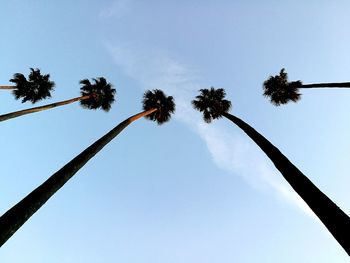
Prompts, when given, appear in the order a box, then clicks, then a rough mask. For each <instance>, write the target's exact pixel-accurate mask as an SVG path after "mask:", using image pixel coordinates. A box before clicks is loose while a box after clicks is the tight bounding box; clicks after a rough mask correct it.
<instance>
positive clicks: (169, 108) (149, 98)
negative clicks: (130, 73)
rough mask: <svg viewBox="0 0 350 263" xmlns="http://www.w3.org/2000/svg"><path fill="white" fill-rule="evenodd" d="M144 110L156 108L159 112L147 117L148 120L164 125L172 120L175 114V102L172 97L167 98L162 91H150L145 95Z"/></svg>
mask: <svg viewBox="0 0 350 263" xmlns="http://www.w3.org/2000/svg"><path fill="white" fill-rule="evenodd" d="M142 104H143V110H145V111H147V110H150V109H154V108H156V109H157V111H155V112H153V113H151V114H149V115H147V116H146V118H147V119H149V120H152V121H156V122H157V123H158V124H163V123H165V122H167V121H169V120H170V118H171V114H173V113H174V112H175V102H174V98H173V97H172V96H166V95H165V94H164V92H163V91H162V90H159V89H155V90H148V91H146V92H145V93H144V95H143V100H142Z"/></svg>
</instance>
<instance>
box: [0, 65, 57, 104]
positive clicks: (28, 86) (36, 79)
mask: <svg viewBox="0 0 350 263" xmlns="http://www.w3.org/2000/svg"><path fill="white" fill-rule="evenodd" d="M30 71H31V72H30V73H29V76H28V79H27V78H26V77H25V76H24V75H23V74H22V73H15V74H14V75H13V78H12V79H10V82H12V83H14V84H15V85H14V86H0V89H11V90H12V93H13V95H14V96H15V99H16V100H18V99H21V100H22V103H24V102H26V101H30V102H32V103H36V102H38V101H40V100H42V99H47V98H51V92H52V91H53V89H54V87H55V83H54V82H53V81H50V74H46V75H42V74H41V72H40V69H34V68H30Z"/></svg>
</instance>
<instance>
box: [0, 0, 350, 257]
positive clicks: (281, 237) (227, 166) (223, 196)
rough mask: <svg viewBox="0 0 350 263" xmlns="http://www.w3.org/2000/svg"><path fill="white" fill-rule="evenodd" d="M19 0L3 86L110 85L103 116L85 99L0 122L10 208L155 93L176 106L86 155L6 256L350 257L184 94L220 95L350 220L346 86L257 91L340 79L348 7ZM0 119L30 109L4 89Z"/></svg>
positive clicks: (6, 40)
mask: <svg viewBox="0 0 350 263" xmlns="http://www.w3.org/2000/svg"><path fill="white" fill-rule="evenodd" d="M72 2H73V1H66V0H62V1H59V2H58V1H57V2H53V1H44V0H34V1H19V0H11V1H10V0H6V1H2V2H1V3H0V32H1V36H2V41H0V59H1V60H0V62H1V63H0V85H8V84H9V82H8V80H9V79H10V78H11V77H12V75H13V73H15V72H22V73H24V74H27V73H28V71H29V67H39V68H40V69H41V70H42V72H43V73H50V74H51V77H52V79H53V80H54V81H55V83H56V88H55V92H54V93H53V98H52V99H50V100H47V101H43V102H41V103H39V104H38V105H43V104H45V103H49V102H54V101H59V100H64V99H68V98H72V97H76V96H78V95H79V80H80V79H83V78H94V77H100V76H104V77H106V78H107V80H108V81H110V82H111V83H113V84H114V86H115V88H116V90H117V97H116V102H115V104H114V105H113V106H112V109H111V111H110V112H108V113H104V112H100V111H89V110H86V109H82V108H81V107H80V106H79V104H75V105H68V106H64V107H61V108H59V109H58V108H57V109H52V110H49V111H46V112H40V113H36V114H31V115H27V116H24V117H21V118H17V119H14V120H9V121H6V122H4V123H2V124H1V125H2V131H1V135H2V136H1V138H2V139H1V149H2V151H1V152H0V158H1V160H3V163H2V165H1V166H0V176H1V177H0V178H1V183H0V213H1V214H2V213H4V212H5V211H6V210H7V209H9V208H10V207H11V206H13V205H14V204H15V203H16V202H18V201H19V200H20V199H21V198H23V197H24V196H25V195H26V194H28V193H29V192H30V191H31V190H33V189H34V188H35V187H36V186H38V185H39V184H40V183H42V182H43V181H44V180H45V179H46V178H48V177H49V176H50V175H51V174H52V173H54V172H55V171H56V170H58V169H59V168H61V167H62V166H63V165H64V164H65V163H66V162H68V161H69V160H71V159H72V158H73V157H74V156H75V155H76V154H78V153H79V152H81V151H82V150H83V149H85V148H86V147H87V146H89V145H90V144H91V143H92V142H93V141H95V140H96V139H98V138H99V137H100V136H102V135H103V134H104V133H105V132H107V131H108V130H110V129H111V128H112V127H113V126H115V125H116V124H117V123H119V122H120V121H122V120H123V119H125V118H127V117H128V116H130V115H132V114H135V113H137V112H139V111H140V110H141V99H142V94H143V92H144V91H145V90H147V89H154V88H160V89H163V90H164V91H165V92H166V93H167V94H168V95H172V96H174V98H175V102H176V106H177V108H176V113H175V115H174V116H173V118H172V119H171V120H170V121H169V123H166V124H164V125H162V126H158V125H157V124H156V123H152V122H150V121H147V120H143V119H142V120H139V121H137V122H135V123H134V124H132V125H131V126H130V127H128V128H127V129H126V130H125V131H123V133H122V134H120V135H119V136H118V137H117V138H116V139H115V140H114V141H112V142H111V143H110V144H109V145H108V146H107V147H106V148H105V149H103V150H102V151H101V152H100V153H99V154H98V155H97V156H95V157H94V158H93V159H92V160H91V161H90V162H89V163H88V164H87V165H86V166H85V167H84V168H82V169H81V170H80V171H79V172H78V173H77V174H76V175H75V176H74V178H73V179H72V180H71V181H69V182H68V183H67V184H66V185H65V186H64V187H63V188H62V189H61V190H60V191H59V192H58V193H56V194H55V196H54V197H53V198H52V199H50V200H49V201H48V202H47V203H46V204H45V205H44V207H43V208H41V209H40V210H39V211H38V212H37V213H36V214H35V215H34V216H33V217H32V218H31V219H30V220H29V221H28V222H27V223H26V224H25V225H24V226H23V227H22V228H21V229H20V230H19V231H18V232H17V233H16V234H15V235H14V236H13V237H12V238H11V239H10V240H9V241H8V242H7V243H6V244H5V245H4V246H3V247H2V248H1V249H0V262H11V263H22V262H27V263H28V262H29V263H41V262H43V263H44V262H50V263H51V262H52V263H71V262H72V263H73V262H74V263H76V262H84V263H85V262H86V263H95V262H127V263H143V262H145V263H168V262H169V263H170V262H183V263H190V262H191V263H193V262H201V263H202V262H203V263H214V262H215V263H216V262H220V263H229V262H230V263H232V262H239V263H241V262H242V263H251V262H252V263H255V262H259V263H260V262H262V263H274V262H276V263H277V262H286V263H289V262H301V263H303V262H305V263H310V262H311V263H312V262H317V263H326V262H327V263H328V262H336V263H338V262H339V263H342V262H348V256H347V255H346V253H345V252H344V251H343V249H342V248H341V247H340V246H339V245H338V244H337V242H336V241H335V240H334V239H333V237H332V236H331V235H330V234H329V233H328V231H327V230H326V229H325V227H324V226H323V225H322V224H321V223H320V222H319V221H318V219H316V218H315V217H314V215H313V214H312V212H310V210H309V209H308V207H307V206H306V205H305V204H304V203H303V202H302V201H301V200H300V199H299V198H298V196H296V194H295V193H294V192H293V190H292V189H291V187H290V186H289V185H288V184H287V183H286V182H285V181H284V179H283V177H282V176H281V175H280V174H279V172H278V171H276V169H275V168H274V167H273V165H272V164H271V162H270V161H269V160H268V159H267V158H266V157H265V155H264V154H263V153H262V152H261V150H260V149H259V148H258V147H256V145H255V144H254V143H252V142H251V141H250V140H249V138H248V137H247V136H246V135H245V134H243V133H242V132H241V131H240V130H239V129H238V128H237V127H236V126H234V125H233V124H232V123H231V122H229V121H227V120H224V119H220V120H218V121H214V122H213V123H212V124H210V125H208V124H205V123H204V122H203V121H202V119H201V116H200V114H199V113H198V112H196V111H194V110H193V109H192V108H191V105H190V101H191V100H192V99H193V97H194V96H196V94H197V90H198V89H200V88H206V87H210V86H214V87H221V88H225V90H226V92H227V98H228V99H230V100H231V101H232V104H233V107H232V110H231V112H232V113H233V114H235V115H237V116H239V117H240V118H242V119H243V120H245V121H247V122H248V123H249V124H251V125H252V126H253V127H254V128H256V129H257V130H258V131H259V132H261V133H262V134H263V135H264V136H265V137H266V138H268V139H269V140H270V141H271V142H272V143H274V144H275V146H277V147H278V148H279V149H280V150H281V151H282V152H283V153H284V154H285V155H286V156H287V157H288V158H289V159H290V160H291V161H292V162H293V163H294V164H295V165H296V166H297V167H299V168H300V169H301V170H302V171H303V172H304V173H305V174H306V175H307V176H308V178H310V179H311V180H312V181H313V182H314V183H315V184H316V185H317V186H318V187H319V188H320V189H321V190H322V191H323V192H324V193H325V194H326V195H328V196H329V197H330V198H331V199H332V200H333V201H334V202H336V203H337V205H339V206H340V207H341V208H342V209H343V211H345V212H346V213H347V214H350V193H349V186H350V176H349V171H350V166H349V158H350V151H349V149H350V140H349V139H348V134H349V131H350V122H349V114H348V112H350V104H349V100H350V91H349V90H346V89H344V90H337V89H333V90H330V89H325V90H316V89H314V90H308V91H302V94H303V95H302V99H301V100H300V101H299V102H298V103H290V104H288V105H286V106H281V107H274V106H273V105H271V104H270V103H269V102H268V100H267V99H265V98H264V97H263V96H262V95H261V94H262V83H263V81H264V80H265V79H266V78H267V77H268V76H269V75H274V74H277V73H278V72H279V70H280V69H281V68H283V67H285V68H286V71H287V72H288V74H289V78H290V80H299V79H300V80H302V81H303V82H304V83H314V82H341V81H349V77H350V76H349V74H348V72H349V69H350V62H349V61H350V59H349V58H350V48H349V44H348V43H349V42H350V27H349V24H350V17H349V16H348V10H349V8H350V3H349V2H348V1H345V0H344V1H337V4H335V3H334V2H330V1H326V0H320V1H314V0H311V1H307V2H306V1H299V0H298V1H283V2H282V1H273V0H266V1H254V0H248V1H211V0H205V1H194V0H190V1H159V0H151V1H147V2H146V1H140V0H139V1H138V0H116V1H113V0H103V1H93V0H89V1H82V0H77V1H74V2H73V3H72ZM0 93H1V94H0V96H1V102H2V103H1V105H0V111H1V112H2V113H7V112H10V111H14V110H18V109H23V108H26V107H30V106H31V105H30V104H21V103H20V102H19V101H15V100H14V98H13V96H12V95H11V93H10V92H8V91H1V90H0Z"/></svg>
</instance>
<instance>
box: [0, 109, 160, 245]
mask: <svg viewBox="0 0 350 263" xmlns="http://www.w3.org/2000/svg"><path fill="white" fill-rule="evenodd" d="M155 111H157V109H156V108H154V109H150V110H148V111H144V112H141V113H138V114H136V115H133V116H131V117H130V118H128V119H126V120H124V121H123V122H121V123H120V124H118V125H117V126H116V127H114V128H113V129H112V130H110V131H109V132H108V133H106V134H105V135H104V136H102V137H101V138H100V139H99V140H97V141H95V142H94V143H93V144H91V145H90V146H89V147H88V148H86V149H85V150H84V151H82V152H81V153H80V154H79V155H77V156H76V157H75V158H74V159H72V160H71V161H70V162H69V163H67V164H66V165H65V166H63V167H62V168H61V169H60V170H58V171H57V172H56V173H54V174H53V175H52V176H51V177H50V178H49V179H47V180H46V181H45V182H44V183H43V184H41V185H40V186H39V187H37V188H36V189H35V190H34V191H32V192H31V193H30V194H28V195H27V196H26V197H25V198H23V199H22V200H21V201H20V202H18V203H17V204H16V205H15V206H13V207H12V208H10V209H9V210H8V211H7V212H6V213H5V214H3V215H2V216H1V217H0V247H1V246H2V245H3V244H4V243H5V242H6V241H7V240H8V239H9V238H10V237H11V236H12V235H13V234H14V233H15V232H16V231H17V230H18V229H19V228H20V227H21V226H22V225H23V224H24V223H25V222H26V221H27V220H28V219H29V218H30V217H31V216H32V215H33V214H34V213H35V212H36V211H37V210H39V208H40V207H41V206H43V205H44V204H45V203H46V201H47V200H49V199H50V197H51V196H53V195H54V194H55V193H56V192H57V191H58V190H59V189H60V188H61V187H62V186H63V185H64V184H65V183H66V182H67V181H68V180H69V179H70V178H72V177H73V175H74V174H75V173H76V172H78V171H79V169H80V168H82V167H83V166H84V165H85V164H86V163H87V162H88V161H89V160H90V159H91V158H92V157H94V156H95V155H96V154H97V153H98V152H99V151H100V150H102V148H103V147H104V146H106V145H107V144H108V143H109V142H110V141H111V140H112V139H114V138H115V137H116V136H117V135H118V134H119V133H120V132H121V131H122V130H123V129H125V128H126V127H127V126H128V125H129V124H130V123H132V122H133V121H135V120H137V119H139V118H141V117H144V116H146V115H149V114H151V113H152V112H155Z"/></svg>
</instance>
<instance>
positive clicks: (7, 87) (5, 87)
mask: <svg viewBox="0 0 350 263" xmlns="http://www.w3.org/2000/svg"><path fill="white" fill-rule="evenodd" d="M15 88H16V86H0V89H15Z"/></svg>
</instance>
